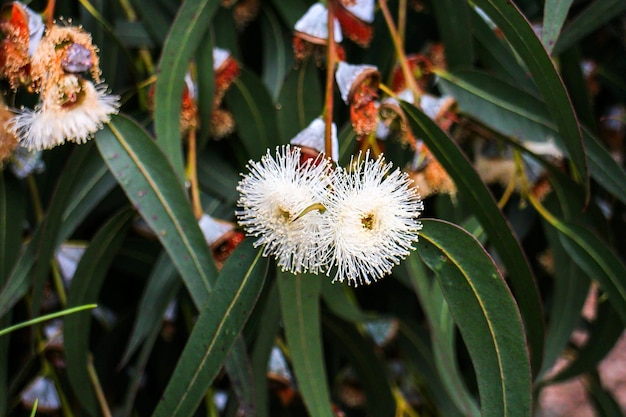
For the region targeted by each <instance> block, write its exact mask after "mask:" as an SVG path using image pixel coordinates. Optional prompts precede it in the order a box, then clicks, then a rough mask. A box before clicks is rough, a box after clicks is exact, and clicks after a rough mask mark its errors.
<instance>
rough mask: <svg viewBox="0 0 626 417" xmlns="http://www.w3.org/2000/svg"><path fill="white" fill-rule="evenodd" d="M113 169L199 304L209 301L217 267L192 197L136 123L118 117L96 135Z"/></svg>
mask: <svg viewBox="0 0 626 417" xmlns="http://www.w3.org/2000/svg"><path fill="white" fill-rule="evenodd" d="M96 144H97V145H98V149H99V150H100V153H101V154H102V157H103V159H104V160H105V162H106V163H107V165H108V166H109V169H110V170H111V173H113V175H114V176H115V178H116V179H117V181H118V183H119V184H120V185H121V186H122V188H123V189H124V192H125V193H126V196H127V197H128V199H129V200H130V201H131V202H132V203H133V206H134V207H135V209H136V210H137V211H138V212H139V213H140V214H141V215H142V217H143V218H144V220H145V221H146V223H147V224H148V226H150V228H151V229H152V230H153V231H154V232H155V234H156V236H157V237H158V239H159V241H160V242H161V244H162V245H163V247H164V248H165V250H166V251H167V253H168V254H169V256H170V259H171V260H172V261H173V263H174V265H175V266H176V269H177V270H178V272H179V273H180V275H181V276H182V278H183V281H184V282H185V285H186V286H187V289H188V290H189V293H190V294H191V297H192V298H193V300H194V303H195V304H196V306H201V305H204V303H205V302H206V299H207V295H208V293H209V291H210V288H211V283H212V282H214V281H215V277H216V276H217V270H216V268H215V264H214V262H213V259H212V258H211V255H210V253H209V249H208V247H207V244H206V241H205V240H204V236H203V235H202V232H201V231H200V227H199V226H198V223H197V222H196V220H195V218H194V216H193V214H192V212H191V208H190V207H189V203H188V201H187V196H186V195H185V192H184V190H183V188H182V186H181V184H180V182H178V180H177V178H176V175H175V174H174V171H173V169H172V167H171V165H170V164H169V162H168V161H167V159H166V158H165V155H163V153H162V152H161V150H160V149H159V147H158V146H157V145H156V143H154V141H153V140H152V139H151V138H150V137H149V136H148V134H147V133H146V132H145V131H144V130H143V129H142V128H141V127H140V126H139V125H137V124H136V123H135V122H134V121H132V120H131V119H129V118H126V117H124V116H115V117H114V118H113V119H112V120H111V123H109V124H108V125H107V126H106V127H105V128H104V129H102V130H101V131H100V132H98V133H97V134H96Z"/></svg>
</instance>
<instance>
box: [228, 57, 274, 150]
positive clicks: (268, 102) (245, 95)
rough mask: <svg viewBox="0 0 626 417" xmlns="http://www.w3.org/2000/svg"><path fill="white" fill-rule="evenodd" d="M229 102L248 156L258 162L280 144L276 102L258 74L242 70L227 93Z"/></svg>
mask: <svg viewBox="0 0 626 417" xmlns="http://www.w3.org/2000/svg"><path fill="white" fill-rule="evenodd" d="M226 102H227V103H228V107H229V108H230V109H231V110H232V112H233V117H234V119H235V123H236V125H237V133H238V134H239V137H240V138H241V141H242V142H243V145H244V147H245V149H246V151H247V152H248V157H250V158H251V159H254V160H258V159H259V158H260V157H261V156H262V155H264V154H265V152H266V151H267V149H268V148H270V147H273V146H275V145H278V144H280V142H281V140H280V136H279V134H278V127H277V123H276V110H275V107H274V103H273V102H272V98H271V97H270V95H269V93H268V92H267V89H266V88H265V85H263V82H262V81H261V80H260V79H259V78H258V77H257V76H256V75H254V74H253V73H252V72H250V71H248V70H245V69H243V70H242V71H241V74H240V75H239V77H238V78H237V79H236V80H235V81H234V82H233V85H231V87H230V88H229V89H228V91H227V92H226Z"/></svg>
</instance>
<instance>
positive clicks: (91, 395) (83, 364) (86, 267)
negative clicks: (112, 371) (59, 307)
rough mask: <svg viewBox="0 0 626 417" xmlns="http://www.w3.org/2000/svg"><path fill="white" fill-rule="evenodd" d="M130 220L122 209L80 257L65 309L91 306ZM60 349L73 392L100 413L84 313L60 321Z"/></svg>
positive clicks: (88, 316)
mask: <svg viewBox="0 0 626 417" xmlns="http://www.w3.org/2000/svg"><path fill="white" fill-rule="evenodd" d="M131 217H132V212H131V211H130V210H125V211H123V212H121V213H119V214H117V215H116V216H114V217H113V218H111V219H110V220H109V221H108V222H107V223H105V224H104V226H102V228H101V229H100V230H99V231H98V233H97V234H96V235H95V236H94V238H93V240H92V241H91V243H90V244H89V246H88V247H87V250H86V251H85V253H84V255H83V256H82V258H81V260H80V262H79V263H78V266H77V268H76V272H75V274H74V277H73V279H72V283H71V285H70V289H69V296H68V300H67V305H68V307H70V308H72V307H77V306H81V305H84V304H89V303H94V302H96V301H97V300H98V293H99V292H100V288H101V286H102V284H103V282H104V278H105V277H106V273H107V271H108V269H109V266H110V264H111V262H112V261H113V258H114V256H115V255H116V253H117V252H118V250H119V248H120V246H121V245H122V242H123V240H124V238H125V236H126V233H125V230H126V228H127V227H128V225H129V220H130V219H131ZM63 329H64V336H63V346H64V347H65V353H66V361H67V376H68V379H69V381H70V384H71V386H72V388H73V389H74V392H75V393H76V395H77V397H78V398H79V399H80V402H81V403H82V404H83V405H84V406H85V408H86V409H87V410H88V411H89V413H90V414H91V415H94V416H97V415H99V414H100V411H99V406H98V400H97V396H96V393H95V391H94V389H93V386H92V384H91V379H90V377H89V373H88V371H87V369H88V368H87V364H88V362H89V361H90V360H91V359H90V358H89V337H88V335H89V333H90V329H91V314H90V312H83V313H78V314H74V315H70V316H67V317H65V319H64V320H63Z"/></svg>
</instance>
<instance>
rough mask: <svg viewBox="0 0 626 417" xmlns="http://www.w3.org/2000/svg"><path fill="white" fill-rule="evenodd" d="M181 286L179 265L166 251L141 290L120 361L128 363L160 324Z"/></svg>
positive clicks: (124, 363)
mask: <svg viewBox="0 0 626 417" xmlns="http://www.w3.org/2000/svg"><path fill="white" fill-rule="evenodd" d="M179 288H180V280H179V279H178V272H177V271H176V267H175V266H174V264H173V263H172V261H171V260H170V258H169V256H168V255H167V253H166V252H162V253H161V255H160V256H159V258H158V259H157V261H156V263H155V264H154V268H152V271H151V273H150V276H149V277H148V282H147V284H146V287H145V289H144V291H143V293H142V294H141V299H140V300H139V306H138V307H137V315H136V317H135V324H134V325H133V329H132V331H131V334H130V338H129V340H128V344H127V345H126V350H125V351H124V354H123V355H122V360H121V361H120V365H126V364H127V363H128V361H129V359H130V358H131V356H132V355H133V354H134V353H135V352H136V351H137V349H138V348H139V346H140V345H141V343H142V342H143V341H144V340H145V339H146V337H148V335H149V334H150V333H151V332H152V331H153V329H154V328H155V327H158V328H160V327H161V323H162V321H163V314H164V313H165V311H166V310H167V306H168V305H169V303H170V302H171V301H172V300H173V299H174V297H175V296H176V294H177V293H178V289H179Z"/></svg>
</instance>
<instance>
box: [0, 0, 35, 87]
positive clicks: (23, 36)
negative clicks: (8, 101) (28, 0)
mask: <svg viewBox="0 0 626 417" xmlns="http://www.w3.org/2000/svg"><path fill="white" fill-rule="evenodd" d="M1 13H2V14H1V16H0V31H1V32H2V35H3V39H2V42H1V43H0V74H1V75H2V76H3V77H5V78H6V79H7V80H8V81H9V85H10V86H11V88H12V89H13V90H16V89H17V88H18V87H19V86H20V85H21V84H28V83H29V82H30V59H31V56H32V55H33V53H34V51H35V49H36V48H37V46H38V45H39V42H40V40H41V37H42V35H43V31H44V24H43V21H42V20H41V16H40V15H38V14H37V13H35V12H33V11H32V10H31V9H29V8H28V7H26V6H25V5H23V4H22V3H20V2H13V3H9V4H6V5H4V6H3V8H2V12H1Z"/></svg>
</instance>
